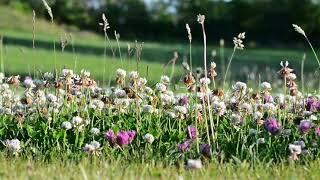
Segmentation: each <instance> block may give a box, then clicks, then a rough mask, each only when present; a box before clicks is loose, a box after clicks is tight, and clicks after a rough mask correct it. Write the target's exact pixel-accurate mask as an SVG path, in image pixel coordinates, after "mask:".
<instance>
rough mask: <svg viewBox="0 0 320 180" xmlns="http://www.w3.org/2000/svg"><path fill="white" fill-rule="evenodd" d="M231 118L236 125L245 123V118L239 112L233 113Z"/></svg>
mask: <svg viewBox="0 0 320 180" xmlns="http://www.w3.org/2000/svg"><path fill="white" fill-rule="evenodd" d="M230 119H231V123H232V124H233V125H234V126H235V127H239V126H241V125H243V118H242V117H241V116H240V115H239V114H232V115H231V118H230Z"/></svg>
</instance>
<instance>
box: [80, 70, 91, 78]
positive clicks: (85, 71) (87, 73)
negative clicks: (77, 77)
mask: <svg viewBox="0 0 320 180" xmlns="http://www.w3.org/2000/svg"><path fill="white" fill-rule="evenodd" d="M90 75H91V73H90V71H87V70H84V69H82V70H81V76H82V77H90Z"/></svg>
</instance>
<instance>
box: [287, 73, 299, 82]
mask: <svg viewBox="0 0 320 180" xmlns="http://www.w3.org/2000/svg"><path fill="white" fill-rule="evenodd" d="M286 77H287V78H288V79H289V80H291V81H294V80H295V79H297V76H296V75H295V74H293V73H290V74H288V75H287V76H286Z"/></svg>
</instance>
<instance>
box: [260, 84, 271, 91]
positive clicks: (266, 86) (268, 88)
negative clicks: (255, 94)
mask: <svg viewBox="0 0 320 180" xmlns="http://www.w3.org/2000/svg"><path fill="white" fill-rule="evenodd" d="M261 89H262V91H270V90H271V89H272V88H271V84H270V83H268V82H263V83H261Z"/></svg>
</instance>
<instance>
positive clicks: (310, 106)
mask: <svg viewBox="0 0 320 180" xmlns="http://www.w3.org/2000/svg"><path fill="white" fill-rule="evenodd" d="M306 109H307V110H308V111H311V112H317V111H320V101H318V100H317V98H316V97H314V96H311V97H308V99H307V101H306Z"/></svg>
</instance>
